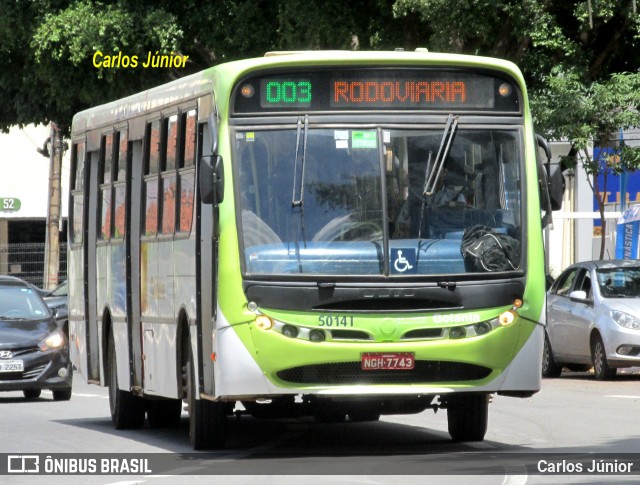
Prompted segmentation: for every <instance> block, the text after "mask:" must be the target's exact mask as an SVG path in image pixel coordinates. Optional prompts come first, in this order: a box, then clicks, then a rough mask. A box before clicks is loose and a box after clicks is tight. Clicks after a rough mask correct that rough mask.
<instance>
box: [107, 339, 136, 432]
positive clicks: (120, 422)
mask: <svg viewBox="0 0 640 485" xmlns="http://www.w3.org/2000/svg"><path fill="white" fill-rule="evenodd" d="M107 366H108V368H109V410H110V411H111V421H112V422H113V426H114V428H116V429H139V428H142V427H143V426H144V413H145V408H144V401H143V400H142V398H140V397H137V396H134V395H133V394H131V393H130V392H128V391H123V390H120V389H118V367H117V362H116V347H115V343H114V340H113V335H109V350H108V352H107Z"/></svg>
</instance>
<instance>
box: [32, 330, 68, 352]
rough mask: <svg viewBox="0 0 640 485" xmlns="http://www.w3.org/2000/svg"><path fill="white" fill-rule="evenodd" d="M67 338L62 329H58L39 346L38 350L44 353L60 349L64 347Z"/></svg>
mask: <svg viewBox="0 0 640 485" xmlns="http://www.w3.org/2000/svg"><path fill="white" fill-rule="evenodd" d="M64 343H65V338H64V334H63V333H62V332H61V331H60V329H56V330H55V331H54V332H53V333H51V334H50V335H49V336H48V337H47V338H45V339H44V340H43V341H42V342H40V343H39V344H38V348H39V349H40V350H42V351H43V352H44V351H45V350H53V349H59V348H61V347H63V346H64Z"/></svg>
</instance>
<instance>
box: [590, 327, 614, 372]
mask: <svg viewBox="0 0 640 485" xmlns="http://www.w3.org/2000/svg"><path fill="white" fill-rule="evenodd" d="M591 361H592V362H593V372H594V374H595V377H596V379H597V380H599V381H606V380H609V379H613V378H614V377H615V376H616V370H617V369H615V368H612V367H609V363H608V362H607V352H606V350H605V348H604V342H602V337H600V336H599V335H596V337H595V338H594V339H593V342H592V344H591Z"/></svg>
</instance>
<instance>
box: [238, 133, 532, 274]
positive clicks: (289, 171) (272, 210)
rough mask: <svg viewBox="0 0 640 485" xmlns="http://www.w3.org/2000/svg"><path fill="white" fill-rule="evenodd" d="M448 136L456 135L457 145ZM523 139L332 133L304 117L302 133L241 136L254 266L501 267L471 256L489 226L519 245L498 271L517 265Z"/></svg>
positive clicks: (361, 269)
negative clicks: (465, 245) (469, 237)
mask: <svg viewBox="0 0 640 485" xmlns="http://www.w3.org/2000/svg"><path fill="white" fill-rule="evenodd" d="M448 131H449V133H447V132H448ZM447 136H450V140H452V141H451V144H450V147H449V149H448V150H445V149H443V146H444V147H445V148H446V145H447V143H448V141H446V138H447ZM519 139H520V131H518V130H517V129H511V130H509V129H488V128H482V129H480V128H478V129H458V130H455V127H454V128H453V129H451V130H449V128H448V127H446V128H445V126H444V125H443V126H439V127H435V128H433V129H381V128H379V129H348V128H340V129H327V128H308V127H307V126H306V125H304V128H303V127H302V126H301V124H300V123H299V124H298V127H297V128H291V129H277V130H261V131H248V130H247V131H237V132H236V134H235V140H236V146H235V148H236V157H237V159H238V161H239V164H238V166H239V184H238V192H239V194H240V196H239V201H240V212H241V217H240V224H241V234H242V236H241V239H242V242H243V249H244V259H245V261H244V263H245V271H246V273H248V274H265V275H267V274H293V273H303V274H319V275H326V274H328V275H337V274H342V275H346V274H348V275H389V276H403V275H415V274H422V275H442V274H463V273H469V272H481V271H490V270H492V268H486V267H485V268H482V267H481V266H480V265H479V264H476V265H474V264H470V262H469V261H466V260H465V258H463V255H462V253H461V244H462V237H463V234H464V232H465V230H466V229H468V228H470V227H472V226H478V225H480V226H483V227H484V228H485V231H486V232H488V233H491V234H495V235H499V237H501V238H503V240H504V241H506V244H507V245H508V246H509V247H510V248H511V249H512V251H511V253H510V255H509V261H508V264H504V265H503V266H502V267H496V268H497V269H496V268H493V270H498V271H500V270H502V271H505V270H514V269H517V268H518V267H519V265H520V261H521V259H520V256H521V255H520V241H521V163H522V161H521V160H522V155H521V151H522V147H521V145H520V143H519ZM445 152H446V153H445ZM439 155H440V156H439ZM425 193H426V194H425ZM385 252H386V254H387V256H386V257H385V256H384V255H385Z"/></svg>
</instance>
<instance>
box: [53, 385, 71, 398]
mask: <svg viewBox="0 0 640 485" xmlns="http://www.w3.org/2000/svg"><path fill="white" fill-rule="evenodd" d="M52 392H53V400H54V401H68V400H69V399H71V388H70V387H67V388H66V389H54V390H53V391H52Z"/></svg>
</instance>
